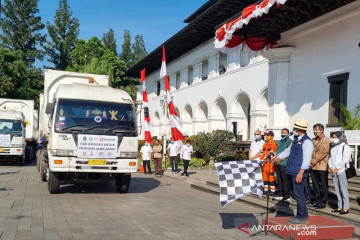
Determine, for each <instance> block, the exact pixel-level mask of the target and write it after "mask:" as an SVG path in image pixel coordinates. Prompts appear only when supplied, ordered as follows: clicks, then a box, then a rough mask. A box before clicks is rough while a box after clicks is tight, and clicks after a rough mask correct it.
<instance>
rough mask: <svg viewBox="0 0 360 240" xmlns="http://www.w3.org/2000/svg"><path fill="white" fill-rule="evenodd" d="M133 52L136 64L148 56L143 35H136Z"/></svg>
mask: <svg viewBox="0 0 360 240" xmlns="http://www.w3.org/2000/svg"><path fill="white" fill-rule="evenodd" d="M132 51H133V62H134V63H137V62H138V61H140V60H141V59H143V58H144V57H145V56H146V55H147V54H148V53H147V51H146V48H145V41H144V38H143V36H142V35H136V37H135V43H134V44H133V45H132Z"/></svg>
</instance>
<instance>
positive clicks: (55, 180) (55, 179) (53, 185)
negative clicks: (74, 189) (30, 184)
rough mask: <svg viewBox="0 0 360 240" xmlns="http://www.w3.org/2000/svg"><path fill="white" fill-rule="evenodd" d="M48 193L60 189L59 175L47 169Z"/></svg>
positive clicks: (56, 191) (57, 191)
mask: <svg viewBox="0 0 360 240" xmlns="http://www.w3.org/2000/svg"><path fill="white" fill-rule="evenodd" d="M48 187H49V193H50V194H54V193H59V190H60V180H59V176H57V174H56V173H54V172H51V171H49V180H48Z"/></svg>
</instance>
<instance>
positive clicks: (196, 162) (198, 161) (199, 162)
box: [189, 158, 206, 168]
mask: <svg viewBox="0 0 360 240" xmlns="http://www.w3.org/2000/svg"><path fill="white" fill-rule="evenodd" d="M189 165H190V167H197V168H199V167H203V166H205V165H206V162H205V161H204V160H203V159H202V158H192V159H191V160H190V163H189Z"/></svg>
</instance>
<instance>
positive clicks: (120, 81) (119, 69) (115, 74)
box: [67, 37, 139, 99]
mask: <svg viewBox="0 0 360 240" xmlns="http://www.w3.org/2000/svg"><path fill="white" fill-rule="evenodd" d="M71 60H72V66H71V67H68V69H67V70H68V71H75V72H83V73H93V74H105V75H108V76H109V85H110V86H111V87H114V88H121V89H123V90H125V91H127V92H128V93H129V94H130V96H131V97H132V98H133V99H135V95H136V89H135V85H137V84H138V83H139V82H138V79H133V78H129V77H126V76H125V71H126V64H125V62H124V61H122V60H121V59H120V58H119V57H117V56H116V55H115V53H114V52H112V51H110V50H109V49H107V48H106V47H105V46H104V45H103V44H102V43H101V41H100V40H99V39H98V38H97V37H93V38H91V39H90V40H89V41H88V42H86V41H85V40H78V42H77V43H76V45H75V48H74V50H73V51H72V54H71Z"/></svg>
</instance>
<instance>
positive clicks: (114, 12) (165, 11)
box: [36, 0, 206, 67]
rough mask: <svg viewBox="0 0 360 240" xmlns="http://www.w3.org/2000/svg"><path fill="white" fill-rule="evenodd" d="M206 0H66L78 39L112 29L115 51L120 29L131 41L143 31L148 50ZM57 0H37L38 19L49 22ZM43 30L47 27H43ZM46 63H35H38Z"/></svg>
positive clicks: (119, 37) (155, 45)
mask: <svg viewBox="0 0 360 240" xmlns="http://www.w3.org/2000/svg"><path fill="white" fill-rule="evenodd" d="M205 2H206V0H181V1H171V0H153V1H151V0H68V4H69V5H70V8H71V10H72V12H73V16H74V17H76V18H78V19H79V22H80V35H79V38H80V39H86V40H88V39H90V38H91V37H93V36H97V37H99V38H100V39H101V38H102V35H103V33H105V32H107V31H108V30H109V29H110V28H112V29H114V31H115V36H116V39H117V46H118V52H121V44H122V40H123V33H124V29H129V30H130V34H131V38H132V42H133V40H134V37H135V36H136V35H137V34H140V35H143V36H144V40H145V46H146V50H147V51H148V52H151V51H152V50H154V49H155V48H156V47H158V46H160V45H161V44H162V43H163V42H164V41H165V40H167V39H168V38H170V37H171V36H172V35H174V34H175V33H176V32H178V31H179V30H180V29H182V28H183V27H184V26H185V25H186V24H185V23H183V20H185V19H186V18H187V17H188V16H190V15H191V14H192V13H193V12H194V11H195V10H197V9H198V8H199V7H200V6H202V5H203V4H204V3H205ZM58 5H59V3H58V1H57V0H40V1H39V10H40V16H41V18H42V22H43V23H44V24H46V22H47V21H50V22H51V23H53V19H54V15H55V12H56V10H57V8H58ZM45 32H46V33H47V30H46V31H45ZM44 64H47V63H46V62H45V61H44V62H42V63H37V64H36V65H38V66H39V67H40V66H41V67H42V65H44Z"/></svg>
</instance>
